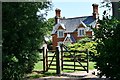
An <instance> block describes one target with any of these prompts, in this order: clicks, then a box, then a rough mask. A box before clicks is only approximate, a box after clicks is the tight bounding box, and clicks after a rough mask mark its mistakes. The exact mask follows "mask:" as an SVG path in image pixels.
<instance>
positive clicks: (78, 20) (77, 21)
mask: <svg viewBox="0 0 120 80" xmlns="http://www.w3.org/2000/svg"><path fill="white" fill-rule="evenodd" d="M92 6H93V13H92V15H91V16H82V17H74V18H62V17H61V14H60V13H61V10H60V9H56V10H55V13H56V16H55V26H54V27H53V30H52V44H53V48H54V49H55V47H56V46H59V45H60V44H68V43H75V42H76V41H78V40H80V39H82V38H84V37H86V36H87V37H89V38H92V36H93V34H94V33H93V30H92V29H91V27H92V28H96V27H97V19H98V15H99V14H98V4H93V5H92Z"/></svg>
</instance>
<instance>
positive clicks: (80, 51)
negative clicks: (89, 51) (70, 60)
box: [62, 50, 86, 53]
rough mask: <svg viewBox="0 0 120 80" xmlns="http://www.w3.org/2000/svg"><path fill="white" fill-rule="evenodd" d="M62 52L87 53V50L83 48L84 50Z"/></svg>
mask: <svg viewBox="0 0 120 80" xmlns="http://www.w3.org/2000/svg"><path fill="white" fill-rule="evenodd" d="M62 52H75V53H83V52H84V53H86V50H82V51H78V50H74V51H62Z"/></svg>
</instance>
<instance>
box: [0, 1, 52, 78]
mask: <svg viewBox="0 0 120 80" xmlns="http://www.w3.org/2000/svg"><path fill="white" fill-rule="evenodd" d="M50 5H51V2H39V3H37V2H36V3H30V2H29V3H22V2H19V3H18V2H14V3H2V14H3V18H2V22H3V23H2V26H3V30H2V34H3V47H2V52H3V55H2V66H3V67H2V75H3V77H2V79H3V80H20V79H22V78H23V76H24V74H26V73H28V72H31V71H32V69H33V67H34V63H35V62H37V61H38V53H37V49H38V48H39V47H40V46H41V44H42V42H43V39H44V35H45V34H46V32H45V29H46V28H47V25H46V22H45V18H44V16H43V14H42V15H39V16H38V15H36V13H37V12H38V11H40V12H41V10H49V9H50Z"/></svg>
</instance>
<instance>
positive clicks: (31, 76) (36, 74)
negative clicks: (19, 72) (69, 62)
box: [25, 71, 56, 79]
mask: <svg viewBox="0 0 120 80" xmlns="http://www.w3.org/2000/svg"><path fill="white" fill-rule="evenodd" d="M47 76H56V73H55V72H43V71H33V72H32V73H30V74H27V76H25V79H36V78H40V77H47Z"/></svg>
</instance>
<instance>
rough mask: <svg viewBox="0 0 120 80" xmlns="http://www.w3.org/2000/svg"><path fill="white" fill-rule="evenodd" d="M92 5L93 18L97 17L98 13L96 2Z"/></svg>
mask: <svg viewBox="0 0 120 80" xmlns="http://www.w3.org/2000/svg"><path fill="white" fill-rule="evenodd" d="M92 6H93V17H94V18H95V19H97V18H98V15H99V13H98V4H92Z"/></svg>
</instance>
